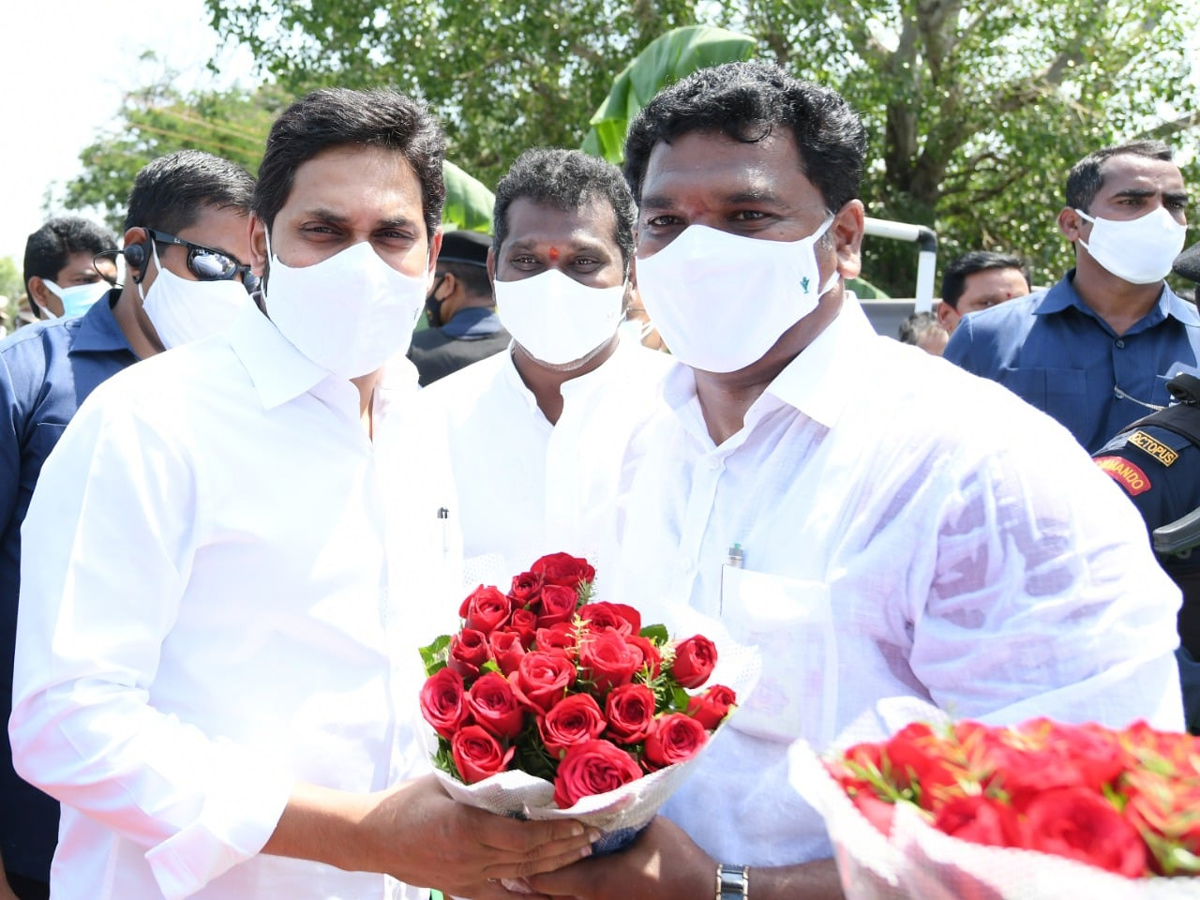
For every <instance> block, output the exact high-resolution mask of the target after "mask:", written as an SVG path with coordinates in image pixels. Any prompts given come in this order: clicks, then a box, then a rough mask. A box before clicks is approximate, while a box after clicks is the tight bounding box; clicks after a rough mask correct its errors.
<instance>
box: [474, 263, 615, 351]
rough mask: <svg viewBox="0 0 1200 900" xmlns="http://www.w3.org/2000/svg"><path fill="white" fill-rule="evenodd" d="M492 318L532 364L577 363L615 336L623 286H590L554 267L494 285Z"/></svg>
mask: <svg viewBox="0 0 1200 900" xmlns="http://www.w3.org/2000/svg"><path fill="white" fill-rule="evenodd" d="M495 289H496V314H497V315H498V316H500V321H501V322H502V323H503V324H504V327H505V328H506V329H508V333H509V334H511V335H512V336H513V338H514V340H516V342H517V343H518V344H520V345H521V346H522V347H523V348H525V352H527V353H528V354H529V355H530V356H532V357H533V358H534V359H535V360H537V361H538V362H543V363H547V364H549V365H552V366H565V365H567V364H568V363H579V364H583V363H584V362H586V361H587V360H588V359H589V358H591V356H592V352H593V351H594V350H598V349H599V348H600V347H602V346H603V345H604V344H605V343H607V342H608V340H609V339H610V338H611V337H612V336H613V335H614V334H616V332H617V325H619V324H620V322H621V306H622V302H623V300H624V298H625V285H624V284H619V285H617V286H616V287H608V288H595V287H589V286H588V285H586V284H581V283H579V282H578V281H576V280H575V279H574V278H571V277H570V276H569V275H564V274H563V273H562V272H560V271H559V270H558V269H547V270H546V271H545V272H542V273H541V274H540V275H534V276H533V277H532V278H522V279H521V280H520V281H496V282H495Z"/></svg>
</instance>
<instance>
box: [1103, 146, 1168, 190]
mask: <svg viewBox="0 0 1200 900" xmlns="http://www.w3.org/2000/svg"><path fill="white" fill-rule="evenodd" d="M1100 178H1101V187H1100V190H1101V191H1102V192H1104V193H1105V194H1110V195H1111V194H1119V193H1122V192H1124V191H1149V192H1153V193H1157V192H1158V191H1159V190H1171V191H1175V192H1181V191H1184V190H1185V189H1186V188H1185V186H1184V182H1183V173H1182V172H1181V171H1180V170H1179V167H1178V166H1177V165H1175V163H1173V162H1171V161H1170V160H1166V159H1153V158H1150V157H1146V156H1137V155H1135V154H1132V153H1118V154H1117V155H1116V156H1112V157H1109V158H1108V159H1106V160H1105V161H1104V163H1103V165H1101V166H1100Z"/></svg>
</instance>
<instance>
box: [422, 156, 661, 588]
mask: <svg viewBox="0 0 1200 900" xmlns="http://www.w3.org/2000/svg"><path fill="white" fill-rule="evenodd" d="M633 220H634V206H633V198H632V197H631V196H630V194H629V189H628V188H627V187H626V185H625V183H624V181H623V180H622V178H621V173H620V172H619V170H617V169H616V168H615V167H613V166H612V165H610V164H608V163H606V162H604V161H603V160H599V159H596V158H594V157H591V156H588V155H586V154H584V153H581V152H579V151H576V150H533V151H529V152H527V153H525V154H522V156H521V157H520V158H519V159H518V160H517V161H516V162H515V163H513V165H512V168H510V169H509V171H508V173H507V174H506V175H505V176H504V178H503V179H501V181H500V183H499V185H497V188H496V205H495V213H494V221H495V225H494V236H493V243H492V251H491V254H490V255H489V257H488V272H489V274H490V275H491V277H492V284H493V288H494V291H495V296H496V311H497V314H498V315H499V316H500V320H501V322H503V324H504V327H505V328H506V329H507V330H508V332H509V333H510V334H511V335H512V337H513V343H512V346H511V347H510V349H509V352H507V353H502V354H497V355H496V356H494V357H490V358H488V359H485V360H482V361H480V362H478V363H474V364H473V365H470V366H468V367H467V368H465V369H463V370H460V371H458V372H455V373H453V374H451V375H449V376H447V377H446V378H444V379H442V380H441V381H439V382H437V383H436V384H433V385H431V386H430V387H428V388H426V389H425V390H423V391H422V392H421V395H420V397H419V398H418V403H419V405H420V406H421V407H422V408H424V409H427V410H430V411H431V412H436V413H437V414H439V415H440V416H441V419H442V427H443V428H444V430H445V433H446V440H447V442H448V448H449V449H448V456H449V462H450V466H451V469H452V470H453V476H454V481H455V483H456V487H457V495H458V503H457V506H456V505H455V504H454V503H453V502H451V501H448V502H447V503H446V504H445V508H446V512H447V516H448V522H449V525H450V527H451V528H461V533H462V546H463V553H464V556H465V558H466V560H465V562H466V576H467V578H468V580H473V581H474V583H478V582H479V580H480V579H482V580H485V581H489V582H491V583H497V582H498V581H503V582H504V583H507V579H509V578H511V577H512V576H513V575H514V574H516V573H517V572H520V571H522V570H523V567H525V566H527V565H529V564H530V563H531V562H532V561H533V560H535V559H537V558H538V557H539V556H541V555H542V554H544V553H548V552H555V551H559V550H567V551H569V552H571V553H573V554H576V555H580V556H587V557H588V558H589V559H590V560H591V561H592V563H593V564H594V565H595V566H596V569H597V572H598V577H599V578H600V579H601V582H602V583H603V582H604V580H605V579H606V576H607V577H611V572H610V571H608V569H609V566H608V565H607V564H608V563H609V562H610V561H612V560H613V556H614V554H615V548H616V544H617V541H618V538H619V521H618V508H619V495H620V488H619V483H620V480H621V476H622V473H623V472H626V473H627V472H628V470H629V469H630V468H631V467H632V466H633V465H634V464H635V462H636V458H637V455H638V454H639V453H640V450H639V445H638V441H637V436H638V434H639V433H640V429H641V426H642V424H643V423H644V422H645V420H646V419H647V417H648V416H649V414H650V413H651V411H652V410H653V409H654V408H655V401H656V398H657V388H658V383H659V381H660V380H661V376H662V373H663V372H664V371H665V370H666V368H667V367H668V365H669V360H668V359H667V358H666V357H665V356H663V355H662V354H656V353H654V352H653V351H650V350H646V349H645V348H643V347H642V346H641V345H640V344H639V343H638V342H636V341H624V340H620V339H619V338H618V335H617V330H618V326H619V324H620V323H621V321H622V312H623V309H624V304H625V299H626V297H627V295H628V292H629V290H630V288H629V270H630V259H631V257H632V254H633ZM432 452H434V453H436V452H437V451H436V450H434V451H432Z"/></svg>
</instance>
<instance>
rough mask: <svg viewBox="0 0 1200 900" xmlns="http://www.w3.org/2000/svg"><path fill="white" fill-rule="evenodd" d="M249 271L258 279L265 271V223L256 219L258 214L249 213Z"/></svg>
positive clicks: (266, 253)
mask: <svg viewBox="0 0 1200 900" xmlns="http://www.w3.org/2000/svg"><path fill="white" fill-rule="evenodd" d="M249 228H250V270H251V271H252V272H254V274H255V275H257V276H258V277H260V278H261V277H262V276H263V274H264V273H265V272H266V271H267V261H268V257H269V256H270V254H269V253H268V252H267V223H266V222H264V221H263V220H262V219H260V218H259V217H258V213H253V212H252V213H250V223H249Z"/></svg>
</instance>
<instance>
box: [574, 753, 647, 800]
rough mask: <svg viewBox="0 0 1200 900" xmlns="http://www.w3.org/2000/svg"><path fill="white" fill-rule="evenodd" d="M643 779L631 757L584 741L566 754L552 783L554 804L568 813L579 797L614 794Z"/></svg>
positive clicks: (640, 771)
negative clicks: (615, 791)
mask: <svg viewBox="0 0 1200 900" xmlns="http://www.w3.org/2000/svg"><path fill="white" fill-rule="evenodd" d="M641 777H642V770H641V769H639V768H638V764H637V763H636V762H634V760H633V757H632V756H630V755H629V754H628V753H626V752H625V751H624V750H622V749H621V748H620V747H618V746H617V745H616V744H610V743H609V742H608V741H587V742H586V743H583V744H576V745H575V746H574V747H571V748H570V749H569V750H567V755H566V756H565V757H563V761H562V762H561V763H560V764H559V766H558V776H557V777H556V778H555V779H554V802H555V804H556V805H557V806H558V807H559V808H560V809H569V808H570V807H572V806H574V805H575V804H576V803H577V802H579V799H580V798H581V797H590V796H592V795H593V794H603V793H604V792H605V791H612V790H616V789H617V788H619V787H620V786H621V785H623V784H628V783H629V782H631V781H636V780H637V779H639V778H641Z"/></svg>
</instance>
